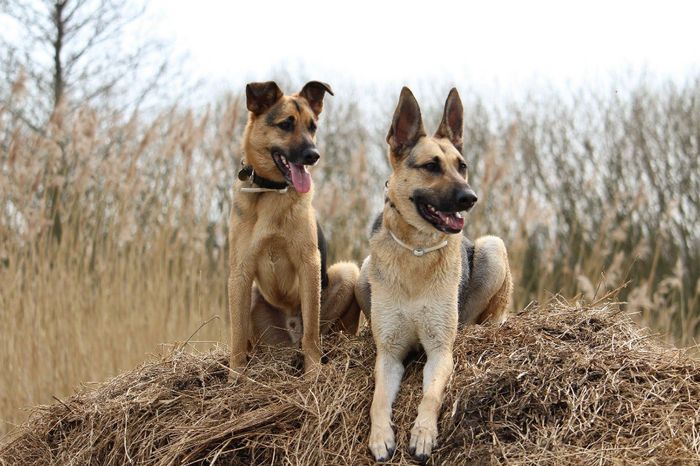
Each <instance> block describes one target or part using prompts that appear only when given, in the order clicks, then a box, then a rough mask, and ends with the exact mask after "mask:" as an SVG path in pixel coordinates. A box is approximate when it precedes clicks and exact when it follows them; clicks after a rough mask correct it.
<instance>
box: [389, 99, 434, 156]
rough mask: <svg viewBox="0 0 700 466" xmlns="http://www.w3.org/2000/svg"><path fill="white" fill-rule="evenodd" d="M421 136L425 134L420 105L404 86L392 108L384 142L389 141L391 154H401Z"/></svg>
mask: <svg viewBox="0 0 700 466" xmlns="http://www.w3.org/2000/svg"><path fill="white" fill-rule="evenodd" d="M423 136H425V129H424V128H423V118H422V117H421V114H420V107H419V106H418V102H417V101H416V98H415V97H414V96H413V93H412V92H411V90H410V89H409V88H407V87H404V88H403V89H401V95H400V96H399V103H398V104H397V105H396V110H394V118H393V120H392V121H391V128H389V133H388V134H387V135H386V142H387V143H389V147H390V148H391V152H392V154H394V155H397V156H401V155H403V154H404V153H405V151H406V150H407V149H410V148H411V147H413V146H414V145H415V144H416V143H417V142H418V140H419V139H420V138H421V137H423Z"/></svg>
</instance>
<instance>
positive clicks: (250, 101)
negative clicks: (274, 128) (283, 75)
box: [245, 81, 284, 115]
mask: <svg viewBox="0 0 700 466" xmlns="http://www.w3.org/2000/svg"><path fill="white" fill-rule="evenodd" d="M283 95H284V94H283V93H282V91H281V90H280V88H279V87H278V86H277V83H276V82H274V81H266V82H264V83H249V84H248V85H247V86H246V87H245V97H246V105H247V106H248V110H250V111H251V112H253V113H254V114H255V115H261V114H263V113H265V112H266V111H267V110H268V109H269V108H270V107H272V106H273V105H275V104H276V103H277V101H278V100H280V99H281V98H282V96H283Z"/></svg>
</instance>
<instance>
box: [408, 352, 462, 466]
mask: <svg viewBox="0 0 700 466" xmlns="http://www.w3.org/2000/svg"><path fill="white" fill-rule="evenodd" d="M426 355H427V356H428V360H427V362H426V363H425V367H424V368H423V399H422V400H421V402H420V405H418V416H416V421H415V422H414V424H413V429H411V440H410V442H409V451H410V452H411V454H412V455H414V456H415V457H416V458H417V459H419V460H420V461H424V460H426V459H427V458H428V456H429V455H430V452H431V451H432V449H433V447H434V446H435V445H436V440H437V434H438V430H437V419H438V414H439V412H440V406H441V405H442V398H443V395H444V393H445V386H446V385H447V381H448V380H449V379H450V375H452V368H453V364H454V363H453V360H452V345H449V347H442V346H441V347H439V348H434V349H432V350H428V349H427V348H426Z"/></svg>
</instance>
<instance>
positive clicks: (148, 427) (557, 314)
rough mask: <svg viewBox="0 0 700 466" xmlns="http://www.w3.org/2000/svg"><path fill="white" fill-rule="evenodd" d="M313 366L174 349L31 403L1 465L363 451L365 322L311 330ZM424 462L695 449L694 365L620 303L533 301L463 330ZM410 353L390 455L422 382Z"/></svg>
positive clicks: (676, 457)
mask: <svg viewBox="0 0 700 466" xmlns="http://www.w3.org/2000/svg"><path fill="white" fill-rule="evenodd" d="M323 345H324V349H325V350H326V351H327V357H328V362H327V364H325V365H324V368H323V371H322V373H321V374H320V375H319V376H318V378H317V379H316V380H314V381H310V380H308V379H305V378H303V377H299V373H298V366H297V364H296V361H298V355H297V354H296V353H295V352H292V351H286V352H285V351H279V350H260V351H258V353H257V354H256V355H255V357H254V359H253V360H252V361H251V364H250V365H249V367H248V369H247V370H246V372H245V376H244V377H241V378H240V379H239V380H238V382H237V383H235V384H234V385H229V384H227V383H226V376H227V368H226V362H227V355H226V352H225V351H224V350H223V349H216V350H213V351H211V352H208V353H204V354H191V353H188V352H185V351H172V352H170V353H169V354H166V355H164V356H162V357H160V358H159V359H158V360H154V361H151V362H148V363H146V364H144V365H142V366H141V367H139V368H137V369H134V370H132V371H131V372H128V373H125V374H122V375H120V376H118V377H116V378H114V379H112V380H110V381H108V382H106V383H104V384H102V385H100V386H99V387H97V388H94V389H90V390H85V391H84V392H83V393H80V394H78V395H75V396H73V397H71V398H70V399H68V400H65V401H64V402H57V403H55V404H53V405H50V406H41V407H38V408H36V409H35V410H34V412H33V414H32V416H31V418H30V420H29V421H28V422H27V423H26V424H24V425H23V426H22V427H21V428H19V429H18V430H17V431H16V432H15V433H14V434H12V435H11V437H9V438H7V439H6V440H5V444H4V446H2V447H1V448H0V464H13V465H14V464H52V463H72V464H100V465H121V464H149V465H150V464H158V465H170V464H209V463H217V464H246V465H247V464H334V465H337V464H366V463H371V462H372V461H371V457H370V456H369V452H368V449H367V447H366V443H367V437H368V432H369V426H368V423H369V414H368V412H369V404H370V400H371V396H372V390H373V381H372V380H373V379H372V367H373V360H374V348H373V344H372V341H371V336H370V335H369V334H368V333H365V334H363V335H362V336H361V337H359V338H347V337H345V336H342V335H339V336H334V337H332V338H327V339H325V340H324V342H323ZM455 363H456V366H455V367H456V370H455V374H454V376H453V378H452V381H451V383H450V386H449V387H448V392H447V395H446V398H445V404H444V409H443V412H442V415H441V418H440V433H441V435H440V439H439V440H440V445H439V447H438V449H437V451H435V452H434V454H433V456H432V457H431V459H430V461H431V462H432V463H435V464H465V463H517V464H523V463H525V464H542V463H556V464H565V463H575V464H581V463H587V464H604V463H615V464H620V463H625V462H627V463H638V462H645V463H649V462H652V463H663V464H669V463H678V464H688V463H697V462H699V461H700V438H699V437H700V433H699V432H698V429H697V428H696V425H697V424H698V421H699V419H698V416H699V410H698V408H699V406H700V371H699V370H698V369H699V368H700V367H699V365H698V362H696V361H695V360H693V359H691V358H689V357H687V356H685V355H684V354H682V353H681V352H680V351H678V350H671V349H668V348H665V347H662V346H661V345H660V344H658V343H656V342H655V341H653V339H651V338H649V337H648V336H647V335H645V333H644V332H642V331H641V330H639V329H638V328H637V327H636V326H635V325H634V324H632V323H631V322H630V321H629V319H628V318H626V317H625V316H624V315H623V314H622V313H620V311H619V310H618V308H617V306H615V305H613V304H602V305H598V306H596V307H594V308H587V307H571V306H569V305H567V304H565V303H564V302H560V301H557V302H553V303H551V304H549V305H547V306H541V307H532V308H530V309H528V310H527V311H524V312H522V313H520V314H519V315H516V316H513V317H512V318H511V319H509V321H508V322H506V323H505V324H504V325H503V326H501V327H498V328H496V327H489V326H485V327H468V328H465V329H463V330H462V331H461V332H460V334H459V336H458V338H457V343H456V346H455ZM422 365H423V362H422V361H421V360H420V359H419V360H417V361H413V362H412V363H410V366H409V368H408V370H407V372H406V376H405V378H404V381H403V384H402V388H401V391H400V393H399V397H398V399H397V402H396V404H395V409H394V419H395V423H396V429H397V440H398V447H397V452H396V454H395V455H394V458H393V462H394V463H397V464H400V463H410V462H411V461H412V460H411V458H410V456H409V455H408V453H407V435H408V432H409V430H410V426H411V422H412V421H413V417H414V416H415V410H416V407H417V404H418V401H419V398H420V395H421V388H420V387H421V382H420V381H421V368H422Z"/></svg>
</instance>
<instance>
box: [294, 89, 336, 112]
mask: <svg viewBox="0 0 700 466" xmlns="http://www.w3.org/2000/svg"><path fill="white" fill-rule="evenodd" d="M326 92H328V93H329V94H330V95H335V94H333V89H331V86H330V85H328V84H326V83H322V82H321V81H309V82H308V83H306V84H304V87H302V88H301V91H299V95H300V96H301V97H303V98H305V99H306V101H307V102H308V103H309V106H310V107H311V110H313V112H314V114H315V115H316V116H319V115H320V114H321V110H323V97H324V96H325V95H326Z"/></svg>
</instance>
